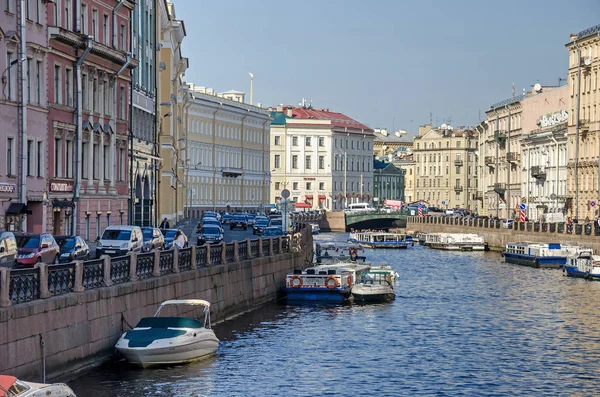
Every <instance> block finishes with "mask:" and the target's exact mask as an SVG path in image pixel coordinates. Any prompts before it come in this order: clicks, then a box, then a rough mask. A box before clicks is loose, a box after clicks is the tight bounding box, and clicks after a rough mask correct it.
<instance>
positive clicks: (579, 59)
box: [573, 43, 581, 219]
mask: <svg viewBox="0 0 600 397" xmlns="http://www.w3.org/2000/svg"><path fill="white" fill-rule="evenodd" d="M575 46H576V47H577V104H576V106H577V110H576V111H575V118H576V124H575V163H574V167H573V168H574V173H575V218H576V219H579V167H578V163H579V109H580V107H581V106H580V99H581V47H580V46H579V44H577V43H575Z"/></svg>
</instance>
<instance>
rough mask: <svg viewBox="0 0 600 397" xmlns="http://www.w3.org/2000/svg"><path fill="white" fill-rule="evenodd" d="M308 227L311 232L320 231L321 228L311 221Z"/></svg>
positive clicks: (317, 232) (316, 232)
mask: <svg viewBox="0 0 600 397" xmlns="http://www.w3.org/2000/svg"><path fill="white" fill-rule="evenodd" d="M310 228H311V230H312V234H319V233H321V228H320V227H319V225H318V224H317V223H311V224H310Z"/></svg>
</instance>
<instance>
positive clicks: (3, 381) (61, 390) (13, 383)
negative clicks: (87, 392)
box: [0, 375, 76, 397]
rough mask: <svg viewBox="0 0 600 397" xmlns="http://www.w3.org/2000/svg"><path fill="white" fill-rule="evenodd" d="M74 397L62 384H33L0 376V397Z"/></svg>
mask: <svg viewBox="0 0 600 397" xmlns="http://www.w3.org/2000/svg"><path fill="white" fill-rule="evenodd" d="M13 396H15V397H16V396H18V397H38V396H49V397H76V396H75V393H74V392H73V390H71V388H70V387H69V386H67V385H65V384H64V383H54V384H46V383H34V382H26V381H22V380H19V379H17V378H16V377H14V376H11V375H0V397H13Z"/></svg>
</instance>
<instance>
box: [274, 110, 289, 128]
mask: <svg viewBox="0 0 600 397" xmlns="http://www.w3.org/2000/svg"><path fill="white" fill-rule="evenodd" d="M271 117H272V118H273V121H271V125H285V123H286V119H288V116H287V115H286V114H285V113H284V112H275V111H273V112H271Z"/></svg>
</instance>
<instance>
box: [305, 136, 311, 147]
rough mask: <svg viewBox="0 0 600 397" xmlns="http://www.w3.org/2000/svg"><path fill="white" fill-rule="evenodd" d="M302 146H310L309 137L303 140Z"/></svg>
mask: <svg viewBox="0 0 600 397" xmlns="http://www.w3.org/2000/svg"><path fill="white" fill-rule="evenodd" d="M304 144H305V145H306V146H310V137H309V136H307V137H306V138H305V139H304Z"/></svg>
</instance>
